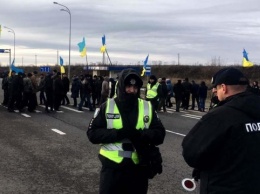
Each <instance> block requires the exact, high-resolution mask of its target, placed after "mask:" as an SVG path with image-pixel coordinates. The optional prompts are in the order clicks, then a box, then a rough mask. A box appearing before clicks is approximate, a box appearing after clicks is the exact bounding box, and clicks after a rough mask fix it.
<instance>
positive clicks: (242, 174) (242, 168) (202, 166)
mask: <svg viewBox="0 0 260 194" xmlns="http://www.w3.org/2000/svg"><path fill="white" fill-rule="evenodd" d="M212 84H213V86H214V87H215V90H214V91H215V92H216V95H217V97H218V100H219V101H220V102H219V103H218V105H217V106H216V107H214V108H213V109H211V110H210V111H209V112H208V113H207V114H206V115H205V116H203V117H202V118H201V120H200V121H199V122H198V123H197V124H196V125H195V126H194V127H193V128H192V129H191V131H190V132H189V133H188V134H187V135H186V137H185V138H184V140H183V142H182V147H183V157H184V159H185V161H186V162H187V163H188V165H189V166H191V167H193V168H195V169H196V170H195V172H196V173H193V175H194V176H195V179H197V178H200V180H201V183H200V193H201V194H234V193H236V194H249V193H250V194H256V193H260V186H259V182H260V178H259V177H260V176H259V172H260V97H259V96H257V95H255V94H253V93H251V92H249V91H247V87H248V84H249V81H248V79H247V78H246V77H245V76H244V75H243V74H242V72H240V71H239V70H237V69H235V68H224V69H222V70H220V71H219V72H217V73H216V74H215V75H214V77H213V78H212Z"/></svg>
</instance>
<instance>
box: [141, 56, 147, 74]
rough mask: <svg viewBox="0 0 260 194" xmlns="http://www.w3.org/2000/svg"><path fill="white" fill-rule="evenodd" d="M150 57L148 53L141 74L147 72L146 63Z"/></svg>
mask: <svg viewBox="0 0 260 194" xmlns="http://www.w3.org/2000/svg"><path fill="white" fill-rule="evenodd" d="M148 58H149V54H148V55H147V57H146V59H145V60H144V65H143V70H142V73H141V76H144V73H145V72H146V65H147V62H148Z"/></svg>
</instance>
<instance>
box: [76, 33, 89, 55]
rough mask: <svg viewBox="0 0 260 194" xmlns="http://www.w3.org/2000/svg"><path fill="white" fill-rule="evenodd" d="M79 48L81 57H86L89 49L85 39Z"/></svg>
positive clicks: (79, 44)
mask: <svg viewBox="0 0 260 194" xmlns="http://www.w3.org/2000/svg"><path fill="white" fill-rule="evenodd" d="M78 46H79V52H80V56H81V57H85V56H86V55H87V49H86V43H85V38H84V37H83V40H82V42H79V43H78Z"/></svg>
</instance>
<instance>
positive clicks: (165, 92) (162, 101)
mask: <svg viewBox="0 0 260 194" xmlns="http://www.w3.org/2000/svg"><path fill="white" fill-rule="evenodd" d="M160 85H161V90H162V92H161V96H160V97H159V98H160V101H159V106H158V111H160V110H161V108H163V112H166V98H167V95H168V90H167V85H166V78H165V77H163V78H162V81H161V82H160Z"/></svg>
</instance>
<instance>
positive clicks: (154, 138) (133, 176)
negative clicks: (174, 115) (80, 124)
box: [87, 69, 165, 194]
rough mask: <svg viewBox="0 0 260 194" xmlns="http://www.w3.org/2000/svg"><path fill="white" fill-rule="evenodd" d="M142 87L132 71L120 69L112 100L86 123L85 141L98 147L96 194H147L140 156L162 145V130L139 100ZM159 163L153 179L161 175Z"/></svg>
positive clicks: (143, 160)
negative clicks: (100, 167) (152, 147)
mask: <svg viewBox="0 0 260 194" xmlns="http://www.w3.org/2000/svg"><path fill="white" fill-rule="evenodd" d="M142 85H143V81H142V79H141V78H140V76H139V75H138V74H137V72H136V71H134V70H133V69H125V70H123V71H122V72H121V73H120V74H119V80H118V85H117V90H116V92H117V93H116V97H115V98H108V100H107V102H105V103H103V104H102V105H101V106H100V108H98V109H96V112H95V114H94V118H93V119H92V120H91V122H90V124H89V127H88V131H87V136H88V138H89V140H90V141H91V142H92V143H94V144H101V149H100V152H99V159H100V161H101V163H102V170H101V175H100V188H99V189H100V191H99V193H100V194H110V193H113V194H122V193H124V194H146V193H147V190H148V179H149V178H152V177H151V176H150V174H149V173H150V171H149V169H148V165H147V163H146V162H147V161H146V160H147V157H146V156H145V154H144V153H147V152H146V151H147V150H146V149H147V148H148V147H149V146H150V145H151V146H154V147H155V146H157V145H159V144H162V143H163V140H164V137H165V129H164V127H163V125H162V123H161V121H160V119H159V118H158V116H157V114H156V112H155V110H154V109H153V107H152V105H151V103H150V102H148V101H145V100H142V99H140V98H139V96H140V88H141V87H142ZM155 148H157V147H155ZM157 149H158V148H157ZM158 153H159V150H158ZM159 155H160V153H159ZM159 158H160V157H159ZM159 160H160V164H159V165H158V166H156V167H157V168H156V170H155V171H154V172H155V173H154V174H153V176H154V175H155V174H157V173H158V174H160V173H161V172H162V166H161V162H162V160H161V158H160V159H159Z"/></svg>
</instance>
